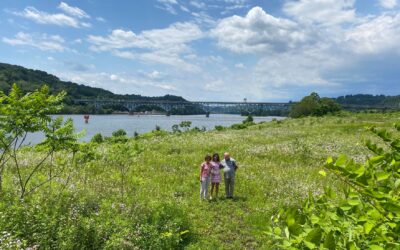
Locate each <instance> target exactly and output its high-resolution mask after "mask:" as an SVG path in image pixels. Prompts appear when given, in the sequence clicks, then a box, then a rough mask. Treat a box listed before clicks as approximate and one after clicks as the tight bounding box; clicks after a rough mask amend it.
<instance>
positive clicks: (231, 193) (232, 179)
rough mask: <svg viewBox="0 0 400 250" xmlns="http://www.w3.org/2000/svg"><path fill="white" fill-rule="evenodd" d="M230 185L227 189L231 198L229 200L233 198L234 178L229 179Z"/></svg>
mask: <svg viewBox="0 0 400 250" xmlns="http://www.w3.org/2000/svg"><path fill="white" fill-rule="evenodd" d="M230 184H231V185H230V189H229V191H230V196H231V198H233V189H234V188H235V178H234V177H233V178H231V183H230Z"/></svg>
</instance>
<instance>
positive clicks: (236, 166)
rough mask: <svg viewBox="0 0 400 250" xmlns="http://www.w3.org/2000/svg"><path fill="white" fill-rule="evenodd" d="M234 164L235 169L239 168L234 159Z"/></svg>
mask: <svg viewBox="0 0 400 250" xmlns="http://www.w3.org/2000/svg"><path fill="white" fill-rule="evenodd" d="M234 165H235V171H236V170H237V169H238V168H239V167H238V165H237V164H236V161H234Z"/></svg>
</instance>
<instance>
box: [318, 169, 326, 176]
mask: <svg viewBox="0 0 400 250" xmlns="http://www.w3.org/2000/svg"><path fill="white" fill-rule="evenodd" d="M318 173H319V174H320V175H322V176H323V177H326V172H325V171H324V170H321V171H319V172H318Z"/></svg>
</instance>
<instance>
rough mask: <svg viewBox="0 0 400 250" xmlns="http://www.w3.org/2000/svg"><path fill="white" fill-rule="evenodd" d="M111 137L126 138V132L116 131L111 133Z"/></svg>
mask: <svg viewBox="0 0 400 250" xmlns="http://www.w3.org/2000/svg"><path fill="white" fill-rule="evenodd" d="M112 136H114V137H120V136H126V131H125V130H123V129H118V130H116V131H114V132H112Z"/></svg>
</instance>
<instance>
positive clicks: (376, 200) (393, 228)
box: [269, 124, 400, 249]
mask: <svg viewBox="0 0 400 250" xmlns="http://www.w3.org/2000/svg"><path fill="white" fill-rule="evenodd" d="M395 128H396V129H397V130H399V128H400V126H399V125H398V124H396V125H395ZM370 131H372V132H373V133H374V134H375V135H377V136H378V137H379V138H380V139H381V140H382V141H384V142H385V144H386V146H385V147H380V146H378V145H377V144H375V143H373V142H371V141H369V140H368V141H367V143H366V145H367V147H368V149H369V150H370V151H371V152H373V154H374V156H373V157H370V158H369V159H368V160H367V161H366V162H365V163H364V164H360V163H356V162H354V161H353V160H351V159H349V158H348V157H346V156H343V155H342V156H340V157H338V158H337V159H336V160H333V159H332V158H328V160H327V162H326V164H325V169H326V170H327V171H328V172H329V173H331V174H332V175H333V176H335V177H337V178H338V179H339V180H340V181H342V182H343V183H344V189H343V191H342V192H340V193H337V191H335V190H333V189H331V188H329V187H326V188H325V191H324V193H323V195H321V196H319V197H317V198H314V197H313V196H312V195H309V197H308V199H306V201H305V202H304V204H303V206H302V207H301V208H290V209H285V210H283V209H282V210H281V211H280V213H279V214H278V216H277V217H275V219H274V223H275V224H276V226H275V227H274V228H273V229H272V230H271V231H270V233H269V234H270V235H271V236H272V237H273V238H274V239H275V240H276V243H277V244H278V245H279V246H280V247H281V248H284V249H292V248H296V249H320V248H323V249H399V248H400V243H399V242H400V193H399V190H400V139H399V138H395V137H393V136H392V135H391V134H390V133H389V132H388V131H387V130H385V129H376V128H375V127H371V128H370ZM320 174H321V175H322V176H323V177H325V176H326V175H327V173H326V172H325V171H324V170H322V171H320Z"/></svg>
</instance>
